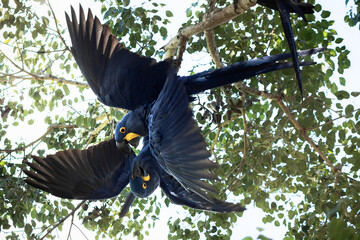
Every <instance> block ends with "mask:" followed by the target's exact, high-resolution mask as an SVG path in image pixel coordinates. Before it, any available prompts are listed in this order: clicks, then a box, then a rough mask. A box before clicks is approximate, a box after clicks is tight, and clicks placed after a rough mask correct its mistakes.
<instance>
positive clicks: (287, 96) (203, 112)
mask: <svg viewBox="0 0 360 240" xmlns="http://www.w3.org/2000/svg"><path fill="white" fill-rule="evenodd" d="M100 2H102V9H101V11H102V13H103V14H104V18H105V19H106V20H107V21H108V22H107V23H108V24H109V25H110V27H111V29H113V33H114V34H115V35H117V36H118V37H119V38H120V39H121V42H123V43H124V44H125V45H126V46H127V47H128V48H129V49H131V50H132V51H136V52H141V53H142V54H143V55H147V56H153V57H157V58H161V57H162V56H163V54H164V52H163V51H162V50H160V46H158V44H157V43H158V41H160V40H165V39H167V40H169V39H170V36H168V31H167V29H168V28H170V27H171V21H172V18H173V13H172V9H168V8H167V6H166V5H165V4H163V3H159V2H158V1H144V3H143V4H141V5H139V4H138V5H131V4H130V1H129V0H118V1H113V2H110V4H108V3H107V2H105V1H100ZM308 2H310V3H314V0H310V1H308ZM31 4H33V3H32V2H31V1H29V0H17V1H12V2H10V1H8V0H2V1H1V6H0V32H1V34H0V36H1V39H0V46H1V47H0V50H1V52H0V62H1V63H0V87H1V92H0V112H1V119H2V121H1V122H0V178H1V181H0V198H1V199H2V201H0V213H1V215H0V231H1V232H2V233H3V234H5V235H6V238H7V239H18V238H21V237H24V236H25V237H27V238H36V237H40V236H44V235H45V234H47V233H49V234H48V235H47V236H48V237H52V238H55V236H56V235H55V232H51V231H50V230H51V227H50V228H49V226H50V225H53V226H55V227H57V228H59V229H60V230H61V228H62V224H60V225H57V224H58V223H62V221H63V220H64V219H65V217H72V216H73V215H74V214H75V213H76V214H77V216H78V218H79V219H80V220H81V221H82V222H83V225H84V226H85V227H86V228H88V229H90V230H92V231H94V232H95V233H96V234H97V238H99V237H103V236H107V237H110V238H119V237H120V236H125V235H131V236H134V237H136V238H137V239H144V238H146V236H147V235H148V234H149V232H150V231H154V230H153V229H152V228H154V227H156V223H157V221H159V220H158V216H159V214H160V212H161V211H166V210H167V209H168V208H169V207H170V204H171V203H169V200H168V199H166V198H165V197H164V196H162V197H161V198H160V199H159V198H158V197H157V196H153V197H150V198H149V199H137V200H136V202H135V205H134V206H133V207H132V208H131V212H130V213H129V214H128V215H127V216H126V217H125V218H124V219H119V216H118V212H119V209H120V207H121V203H123V202H124V200H125V196H126V195H127V192H124V193H122V194H121V195H120V196H119V197H117V198H114V199H108V200H104V201H97V202H86V203H85V204H82V203H79V202H77V201H69V200H60V199H58V198H53V197H50V196H49V195H48V194H46V193H44V192H42V191H39V190H36V189H33V188H31V187H29V186H26V185H25V184H24V182H23V178H24V175H23V174H22V172H21V169H22V168H23V167H24V161H30V155H31V154H35V155H39V156H44V155H46V154H50V153H54V152H56V151H58V150H62V149H69V148H85V147H86V146H88V145H89V144H92V143H96V142H99V141H101V140H103V139H105V138H110V137H111V136H112V134H113V128H114V124H115V123H116V122H117V121H118V120H119V119H121V118H122V116H123V115H124V113H123V112H122V111H120V110H118V109H113V108H109V107H106V106H103V105H102V104H100V103H99V102H98V101H96V100H95V97H94V95H92V93H91V91H90V90H89V89H88V88H87V85H86V82H85V81H84V79H82V78H81V74H80V72H79V71H78V70H77V65H76V63H75V62H74V60H73V58H72V55H71V53H70V51H69V46H68V45H67V44H69V43H68V42H67V41H65V40H64V37H63V36H65V35H66V34H67V31H66V29H65V27H64V26H62V25H63V24H65V23H60V22H58V21H56V19H55V18H54V16H53V14H52V11H51V9H50V8H47V9H48V12H47V14H46V15H45V16H41V15H40V13H39V12H34V11H33V10H32V8H31ZM228 4H229V2H226V1H217V3H216V7H217V8H223V7H225V6H226V5H228ZM356 4H357V6H358V1H356ZM315 10H316V11H317V12H320V13H321V18H320V19H315V17H314V16H311V15H310V16H307V18H308V21H309V23H308V24H305V23H304V22H303V21H301V20H300V19H298V18H297V16H295V15H292V21H293V23H294V27H293V30H294V35H295V36H297V44H298V48H299V49H309V48H314V47H318V46H324V47H328V51H326V52H325V53H322V54H319V56H318V57H319V59H320V60H319V61H318V62H321V64H318V65H315V66H311V67H307V68H306V71H302V74H303V79H305V82H304V90H305V96H306V98H305V99H304V101H303V102H301V99H300V96H299V94H298V93H297V86H296V81H295V79H294V76H295V74H294V72H293V70H292V69H290V70H286V71H281V72H276V73H271V74H267V75H262V76H258V77H256V78H253V79H251V80H249V81H247V82H246V84H245V85H242V84H235V85H234V86H227V87H224V88H221V89H214V90H211V91H208V92H206V93H205V94H202V95H200V96H199V98H198V99H197V100H196V101H195V102H194V104H193V109H194V111H195V116H196V119H197V121H198V122H199V125H200V126H201V128H202V129H203V136H204V137H205V139H206V141H207V142H208V143H209V146H210V147H209V148H210V149H211V151H212V153H213V155H214V158H215V161H217V162H218V163H219V164H220V166H221V168H219V169H218V170H217V171H216V174H217V175H219V177H220V179H221V181H218V182H216V183H214V186H215V187H216V188H217V189H218V190H219V192H220V197H221V198H222V199H226V197H227V196H228V195H231V196H233V197H234V198H236V199H237V201H241V202H242V203H243V204H244V205H247V204H250V203H252V202H253V203H255V205H256V206H257V207H258V208H260V209H262V210H263V211H264V212H265V213H266V214H267V215H266V216H265V217H264V218H263V222H264V223H273V224H274V225H275V226H280V225H283V226H286V227H287V228H288V232H287V233H286V237H287V239H294V238H295V239H302V238H309V239H329V238H330V239H338V238H339V236H341V237H342V238H343V239H353V238H354V237H355V236H359V234H360V232H359V231H360V226H359V222H358V213H359V211H360V209H359V208H360V204H359V200H360V199H359V194H358V192H359V189H360V183H359V180H360V179H359V173H360V172H359V168H360V162H359V159H360V158H359V156H360V152H359V145H360V139H359V131H360V122H359V116H360V110H359V109H358V107H357V106H354V105H353V104H352V103H349V101H348V100H349V99H357V98H358V97H359V93H358V92H350V91H349V90H347V89H345V90H343V89H344V88H341V89H342V90H340V86H338V84H336V81H335V80H334V76H333V75H334V73H335V72H338V73H339V74H343V72H344V71H345V70H346V69H347V68H349V67H350V61H349V59H348V57H347V56H348V54H349V51H348V50H347V49H346V46H344V45H342V40H343V39H342V38H341V36H337V33H336V31H335V30H334V29H332V27H331V26H332V24H333V22H332V21H330V20H327V19H328V17H329V15H330V12H327V11H323V10H322V6H320V5H319V4H317V5H316V7H315ZM207 11H208V2H207V1H194V3H193V4H192V5H191V6H189V8H188V10H187V12H186V14H187V16H186V17H187V21H186V22H184V23H183V27H187V26H191V25H192V24H195V23H196V22H198V21H202V18H203V16H204V13H205V12H207ZM354 14H355V13H354ZM354 14H350V15H349V16H348V17H349V18H348V22H349V24H350V20H351V21H353V25H355V24H356V22H357V20H356V19H357V18H356V14H355V15H354ZM350 25H351V24H350ZM214 33H215V35H216V44H217V46H218V51H219V53H220V56H221V58H222V60H223V62H224V63H225V64H231V63H235V62H238V61H244V60H247V59H251V58H256V57H261V56H265V55H269V54H277V53H281V52H284V51H288V50H287V43H286V41H285V36H284V34H283V33H282V27H281V22H280V17H279V15H278V14H275V13H274V12H273V11H272V10H269V9H265V8H263V7H261V6H256V7H252V8H251V9H250V10H248V11H246V12H245V13H244V14H242V15H240V16H239V17H237V18H236V19H234V20H233V21H231V22H229V23H226V24H223V25H220V26H218V27H216V28H215V29H214ZM186 51H187V53H188V54H190V55H193V54H198V53H201V52H204V51H207V45H206V39H205V35H204V34H199V35H196V36H193V37H192V38H190V39H189V41H188V45H187V48H186ZM306 59H309V58H306ZM202 64H205V63H204V62H201V63H200V62H198V63H196V62H194V63H193V66H194V67H193V69H190V72H196V71H197V67H198V66H199V65H202ZM207 64H210V65H211V63H210V62H209V63H207ZM209 68H210V67H209ZM339 82H340V85H342V86H346V81H345V79H344V78H343V77H341V78H340V81H339ZM259 91H264V92H259ZM263 93H264V94H263ZM280 93H283V94H280ZM30 128H36V129H37V132H38V135H36V136H30V139H29V136H28V137H27V138H26V137H25V136H26V130H25V129H30ZM46 128H47V129H46ZM41 134H43V135H41ZM38 136H41V137H40V138H39V139H36V138H37V137H38ZM32 141H33V142H32ZM80 206H82V208H81V209H80V210H79V211H76V210H77V209H78V207H80ZM183 211H184V212H186V215H183V216H172V218H170V219H169V220H168V226H169V234H168V236H169V238H170V239H197V238H200V237H206V238H210V237H211V238H212V239H229V238H230V237H231V234H232V231H233V229H232V226H233V224H234V223H236V221H237V220H238V218H239V217H241V214H235V213H232V214H214V213H206V212H201V211H197V210H193V209H186V210H185V209H183ZM5 235H4V236H5ZM259 238H261V239H266V237H265V236H263V235H260V236H259Z"/></svg>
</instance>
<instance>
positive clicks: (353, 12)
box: [344, 0, 360, 28]
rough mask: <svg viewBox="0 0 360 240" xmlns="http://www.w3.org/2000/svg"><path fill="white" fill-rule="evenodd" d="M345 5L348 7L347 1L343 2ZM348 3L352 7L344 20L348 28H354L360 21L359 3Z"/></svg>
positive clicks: (355, 0)
mask: <svg viewBox="0 0 360 240" xmlns="http://www.w3.org/2000/svg"><path fill="white" fill-rule="evenodd" d="M345 3H346V5H350V4H349V0H345ZM350 3H351V4H353V5H352V6H351V7H350V9H349V12H348V14H347V15H346V16H345V18H344V20H345V22H347V23H348V24H349V26H351V27H353V26H356V25H357V24H358V23H359V21H360V1H359V0H353V1H351V2H350ZM359 28H360V26H359Z"/></svg>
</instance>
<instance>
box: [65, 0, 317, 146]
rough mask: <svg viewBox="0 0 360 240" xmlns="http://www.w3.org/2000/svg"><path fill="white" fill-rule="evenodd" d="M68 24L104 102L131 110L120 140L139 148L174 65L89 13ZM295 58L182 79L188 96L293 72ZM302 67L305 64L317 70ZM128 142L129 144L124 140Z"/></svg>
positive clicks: (118, 133) (249, 63) (242, 64)
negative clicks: (135, 48) (130, 43)
mask: <svg viewBox="0 0 360 240" xmlns="http://www.w3.org/2000/svg"><path fill="white" fill-rule="evenodd" d="M71 16H72V20H70V17H69V16H68V15H67V14H66V20H67V24H68V28H69V33H70V37H71V41H72V44H73V46H72V48H71V51H72V53H73V55H74V58H75V60H76V62H77V64H78V66H79V68H80V70H81V72H82V73H83V74H84V77H85V78H86V80H87V82H88V83H89V85H90V87H91V89H92V90H93V91H94V93H95V94H96V95H97V97H98V99H99V100H100V101H101V102H102V103H104V104H105V105H108V106H112V107H118V108H125V109H128V110H132V111H130V113H129V114H127V115H126V116H125V117H124V118H123V120H122V121H121V122H120V123H119V124H118V125H117V127H116V132H115V140H116V142H117V144H118V146H119V147H120V148H124V149H127V150H128V151H129V146H128V145H127V143H128V142H130V143H135V145H136V143H138V137H139V136H146V135H148V124H147V123H148V121H149V119H148V116H149V114H148V113H149V110H150V108H151V104H152V102H153V101H154V100H156V99H157V98H158V96H159V93H160V91H161V89H162V88H163V86H164V83H165V80H166V77H167V74H168V71H169V69H170V68H172V66H173V64H172V60H170V59H167V60H165V61H161V62H156V60H154V59H153V58H150V57H144V56H141V55H139V54H136V53H133V52H131V51H129V50H128V49H126V48H124V46H123V45H122V44H121V43H119V41H118V39H117V38H116V37H115V36H114V35H112V33H111V30H110V28H109V26H108V25H101V24H100V21H99V20H98V19H97V18H96V17H95V18H94V17H93V15H92V13H91V11H90V10H89V11H88V16H87V19H85V14H84V11H83V9H82V7H81V6H80V18H79V22H78V21H77V17H76V14H75V11H74V9H73V8H71ZM320 51H323V49H322V48H319V49H311V50H306V51H301V52H299V53H298V54H299V55H300V56H306V55H311V54H314V53H317V52H320ZM288 58H291V54H288V53H285V54H278V55H274V56H266V57H262V58H258V59H253V60H249V61H245V62H238V63H235V64H232V65H230V66H227V67H224V68H221V69H217V70H210V71H205V72H201V73H198V74H195V75H191V76H185V77H178V78H177V81H180V82H182V83H183V85H184V87H185V91H186V94H187V96H188V97H189V96H190V95H192V94H196V93H200V92H203V91H205V90H207V89H211V88H215V87H219V86H222V85H226V84H230V83H233V82H237V81H242V80H244V79H247V78H250V77H253V76H256V75H258V74H262V73H267V72H271V71H277V70H280V69H285V68H291V67H293V64H292V63H289V62H285V63H284V62H280V61H283V60H286V59H288ZM311 64H314V63H313V62H302V63H300V65H311ZM123 139H124V141H123Z"/></svg>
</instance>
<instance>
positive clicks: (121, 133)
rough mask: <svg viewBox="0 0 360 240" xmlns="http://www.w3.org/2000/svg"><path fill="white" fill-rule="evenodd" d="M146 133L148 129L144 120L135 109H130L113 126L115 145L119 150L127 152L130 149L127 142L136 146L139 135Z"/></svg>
mask: <svg viewBox="0 0 360 240" xmlns="http://www.w3.org/2000/svg"><path fill="white" fill-rule="evenodd" d="M147 134H148V129H147V127H146V125H145V123H144V120H143V119H142V118H141V117H140V115H139V114H138V113H137V112H136V111H131V112H129V113H128V114H126V116H125V117H123V119H122V120H121V121H120V122H118V124H117V125H116V127H115V141H116V146H117V148H118V149H119V150H121V151H123V152H126V153H129V152H130V151H131V147H130V146H129V144H131V145H132V146H133V147H135V148H136V147H137V146H138V145H139V141H140V137H141V136H146V135H147Z"/></svg>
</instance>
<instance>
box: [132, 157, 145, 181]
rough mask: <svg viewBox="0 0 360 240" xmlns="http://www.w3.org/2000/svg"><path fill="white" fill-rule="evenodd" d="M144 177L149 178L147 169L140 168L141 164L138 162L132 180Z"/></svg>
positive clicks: (133, 170)
mask: <svg viewBox="0 0 360 240" xmlns="http://www.w3.org/2000/svg"><path fill="white" fill-rule="evenodd" d="M143 176H147V173H146V171H145V169H143V168H142V167H140V166H139V162H138V161H136V162H135V163H134V166H133V169H132V171H131V178H132V179H133V180H134V179H135V178H137V177H143Z"/></svg>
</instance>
